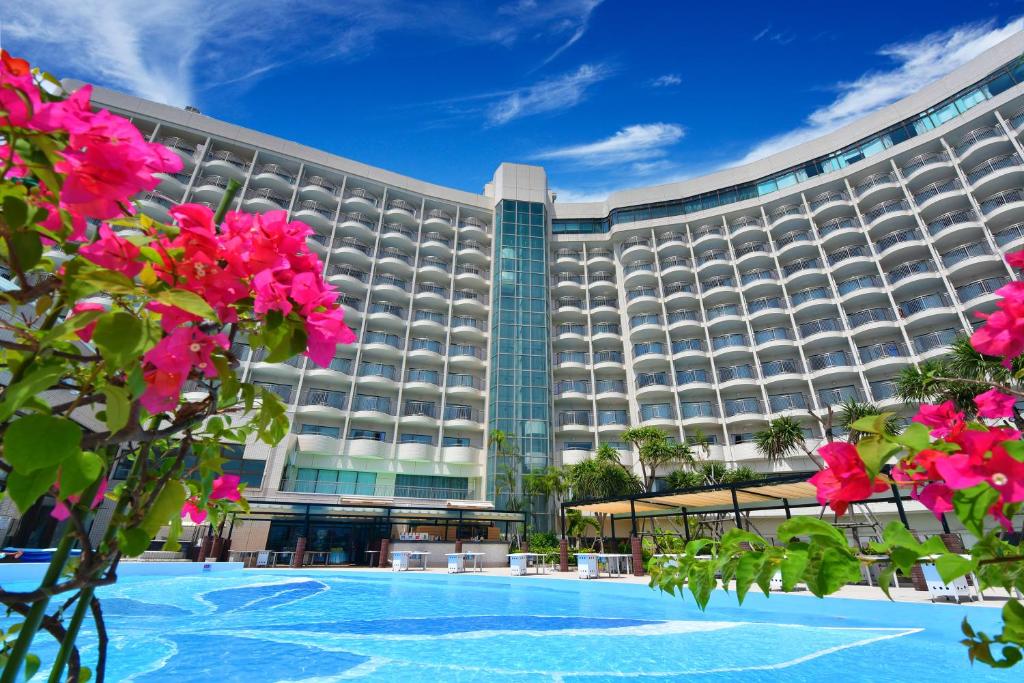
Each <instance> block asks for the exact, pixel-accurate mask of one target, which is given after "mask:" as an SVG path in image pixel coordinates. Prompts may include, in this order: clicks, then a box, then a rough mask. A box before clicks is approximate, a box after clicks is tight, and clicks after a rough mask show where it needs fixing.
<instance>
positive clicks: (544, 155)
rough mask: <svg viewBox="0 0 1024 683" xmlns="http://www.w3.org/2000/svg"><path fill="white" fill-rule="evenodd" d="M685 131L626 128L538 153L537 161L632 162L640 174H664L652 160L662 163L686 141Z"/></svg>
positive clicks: (663, 125)
mask: <svg viewBox="0 0 1024 683" xmlns="http://www.w3.org/2000/svg"><path fill="white" fill-rule="evenodd" d="M683 134H684V131H683V127H682V126H679V125H677V124H674V123H643V124H636V125H633V126H626V127H625V128H623V129H622V130H620V131H618V132H617V133H615V134H614V135H612V136H610V137H607V138H604V139H603V140H597V141H595V142H588V143H586V144H582V145H572V146H569V147H560V148H557V149H550V150H547V151H544V152H539V153H537V154H535V155H533V158H534V159H539V160H540V159H547V160H562V161H570V162H573V163H577V164H580V165H583V166H610V165H615V164H623V163H629V162H648V163H646V164H640V163H636V164H634V169H635V170H636V171H638V172H648V173H649V172H651V171H653V170H665V166H664V164H660V165H658V166H654V165H652V164H651V163H650V160H652V159H661V158H662V157H664V156H665V155H666V154H668V151H667V148H669V147H671V146H672V145H674V144H676V143H677V142H679V141H680V140H681V139H682V138H683Z"/></svg>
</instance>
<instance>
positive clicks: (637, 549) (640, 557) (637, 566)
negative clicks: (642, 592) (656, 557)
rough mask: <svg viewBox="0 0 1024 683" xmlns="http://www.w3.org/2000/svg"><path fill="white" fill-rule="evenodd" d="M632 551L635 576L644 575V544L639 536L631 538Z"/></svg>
mask: <svg viewBox="0 0 1024 683" xmlns="http://www.w3.org/2000/svg"><path fill="white" fill-rule="evenodd" d="M629 545H630V549H631V550H632V552H633V576H643V575H644V550H643V547H644V546H643V542H642V541H641V540H640V537H639V536H637V535H635V534H634V535H632V536H630V537H629Z"/></svg>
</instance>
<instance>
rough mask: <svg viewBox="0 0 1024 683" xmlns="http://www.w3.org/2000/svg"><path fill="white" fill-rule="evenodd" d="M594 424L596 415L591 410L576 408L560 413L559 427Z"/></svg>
mask: <svg viewBox="0 0 1024 683" xmlns="http://www.w3.org/2000/svg"><path fill="white" fill-rule="evenodd" d="M593 424H594V415H593V414H592V413H591V412H590V411H589V410H575V411H569V412H563V413H559V414H558V426H559V427H569V426H577V427H590V426H592V425H593Z"/></svg>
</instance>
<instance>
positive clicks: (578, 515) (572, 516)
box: [565, 510, 603, 549]
mask: <svg viewBox="0 0 1024 683" xmlns="http://www.w3.org/2000/svg"><path fill="white" fill-rule="evenodd" d="M565 516H566V534H567V535H568V536H569V538H575V539H576V546H575V547H576V548H579V547H580V545H581V544H582V542H583V534H584V533H586V531H587V529H593V530H594V531H595V532H597V534H598V536H600V535H601V530H602V528H603V525H602V524H601V522H599V521H598V520H597V519H596V518H594V517H588V516H586V515H584V514H583V513H582V512H580V511H579V510H569V512H567V513H566V515H565ZM602 544H603V541H602ZM602 549H603V548H602Z"/></svg>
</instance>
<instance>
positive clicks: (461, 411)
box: [444, 404, 482, 422]
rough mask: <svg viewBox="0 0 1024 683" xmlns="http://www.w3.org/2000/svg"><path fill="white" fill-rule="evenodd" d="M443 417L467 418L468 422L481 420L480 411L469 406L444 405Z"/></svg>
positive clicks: (449, 418)
mask: <svg viewBox="0 0 1024 683" xmlns="http://www.w3.org/2000/svg"><path fill="white" fill-rule="evenodd" d="M444 419H446V420H469V421H470V422H481V421H482V420H481V419H480V411H479V410H478V409H477V408H473V407H471V406H455V405H450V404H449V405H446V406H445V407H444Z"/></svg>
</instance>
